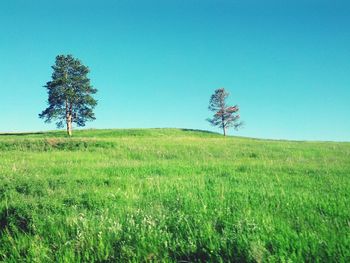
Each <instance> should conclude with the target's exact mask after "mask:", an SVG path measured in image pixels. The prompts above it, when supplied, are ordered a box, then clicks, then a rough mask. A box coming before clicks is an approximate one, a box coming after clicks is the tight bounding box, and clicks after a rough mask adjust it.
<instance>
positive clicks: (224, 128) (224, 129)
mask: <svg viewBox="0 0 350 263" xmlns="http://www.w3.org/2000/svg"><path fill="white" fill-rule="evenodd" d="M222 129H223V131H224V136H226V127H224V126H223V127H222Z"/></svg>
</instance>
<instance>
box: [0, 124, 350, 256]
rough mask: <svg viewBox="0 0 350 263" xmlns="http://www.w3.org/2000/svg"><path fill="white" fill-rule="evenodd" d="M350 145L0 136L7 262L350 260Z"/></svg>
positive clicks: (1, 252)
mask: <svg viewBox="0 0 350 263" xmlns="http://www.w3.org/2000/svg"><path fill="white" fill-rule="evenodd" d="M349 203H350V143H335V142H293V141H273V140H258V139H249V138H239V137H226V138H224V137H223V136H221V135H218V134H215V133H211V132H206V131H195V130H186V129H128V130H127V129H124V130H122V129H120V130H112V129H111V130H81V131H75V132H74V134H73V137H72V138H67V137H66V136H65V133H64V132H61V131H58V132H45V133H27V134H2V135H0V261H4V262H19V261H28V262H127V261H133V262H140V261H149V262H158V261H162V262H163V261H168V262H181V261H182V262H188V261H191V262H193V261H210V262H227V261H234V262H262V261H272V262H275V261H277V262H304V261H309V262H314V261H323V262H349V261H350V206H349Z"/></svg>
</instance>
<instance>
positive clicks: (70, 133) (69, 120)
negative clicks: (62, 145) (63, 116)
mask: <svg viewBox="0 0 350 263" xmlns="http://www.w3.org/2000/svg"><path fill="white" fill-rule="evenodd" d="M66 122H67V134H68V135H69V136H72V117H71V116H70V115H69V114H68V116H67V120H66Z"/></svg>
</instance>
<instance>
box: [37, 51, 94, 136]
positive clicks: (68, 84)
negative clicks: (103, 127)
mask: <svg viewBox="0 0 350 263" xmlns="http://www.w3.org/2000/svg"><path fill="white" fill-rule="evenodd" d="M52 69H53V73H52V80H51V81H49V82H47V83H46V85H45V86H44V87H45V88H46V89H47V92H48V107H47V108H46V109H45V110H44V111H43V112H42V113H41V114H39V117H40V118H43V119H45V122H48V123H50V122H51V121H53V120H55V121H56V125H57V127H58V128H62V127H63V126H64V124H65V123H66V124H67V131H68V130H71V129H72V123H75V124H76V125H77V126H79V127H81V126H85V123H86V122H87V121H91V120H95V114H94V112H93V109H94V108H95V106H96V105H97V101H96V100H95V99H94V98H93V97H92V95H93V94H95V93H96V92H97V90H96V89H95V88H93V87H92V86H91V84H90V79H89V78H88V77H87V75H88V73H89V68H88V67H87V66H84V65H83V64H82V63H81V62H80V60H78V59H76V58H74V57H73V56H72V55H59V56H57V57H56V62H55V65H53V66H52Z"/></svg>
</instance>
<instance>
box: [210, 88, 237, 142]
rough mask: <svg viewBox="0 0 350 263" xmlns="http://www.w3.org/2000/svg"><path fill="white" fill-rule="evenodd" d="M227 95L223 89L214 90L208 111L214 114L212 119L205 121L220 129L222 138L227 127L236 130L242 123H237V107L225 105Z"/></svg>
mask: <svg viewBox="0 0 350 263" xmlns="http://www.w3.org/2000/svg"><path fill="white" fill-rule="evenodd" d="M228 96H229V93H228V92H227V91H226V90H225V89H224V88H221V89H217V90H215V92H214V94H213V95H211V97H210V101H209V107H208V109H209V110H211V111H213V112H214V115H213V117H212V118H211V119H210V118H208V119H207V121H209V122H210V124H211V125H213V126H217V127H220V128H222V130H223V133H224V136H226V130H227V129H228V128H229V127H234V128H235V129H238V127H240V126H241V125H242V124H243V123H242V122H239V118H240V116H239V114H238V111H239V108H238V106H237V105H235V106H229V105H227V104H226V99H227V97H228Z"/></svg>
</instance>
